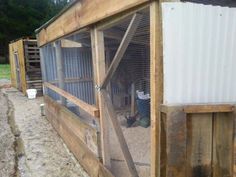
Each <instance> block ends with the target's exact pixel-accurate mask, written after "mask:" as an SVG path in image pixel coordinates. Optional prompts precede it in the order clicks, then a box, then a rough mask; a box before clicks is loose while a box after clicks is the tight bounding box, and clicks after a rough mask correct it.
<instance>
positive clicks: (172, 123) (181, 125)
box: [161, 107, 189, 177]
mask: <svg viewBox="0 0 236 177" xmlns="http://www.w3.org/2000/svg"><path fill="white" fill-rule="evenodd" d="M166 144H167V149H166V151H167V159H166V163H167V164H166V177H189V176H186V164H187V162H186V149H187V146H186V145H187V127H186V114H185V113H184V112H183V110H182V107H174V108H172V109H170V110H169V112H168V113H167V116H166ZM162 151H163V150H162ZM161 176H162V174H161Z"/></svg>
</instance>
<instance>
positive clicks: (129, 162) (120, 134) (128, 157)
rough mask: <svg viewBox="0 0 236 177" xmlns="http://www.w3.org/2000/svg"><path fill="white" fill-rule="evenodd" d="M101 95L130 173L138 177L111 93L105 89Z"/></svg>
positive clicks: (133, 176)
mask: <svg viewBox="0 0 236 177" xmlns="http://www.w3.org/2000/svg"><path fill="white" fill-rule="evenodd" d="M101 94H102V97H103V99H104V102H105V109H106V114H107V117H108V118H109V119H110V120H111V123H112V126H113V129H114V131H115V134H116V136H117V139H118V142H119V145H120V148H121V151H122V154H123V156H124V160H125V162H126V165H127V167H128V170H129V172H130V175H131V176H132V177H138V173H137V170H136V167H135V165H134V161H133V158H132V156H131V154H130V151H129V148H128V145H127V143H126V140H125V137H124V135H123V132H122V129H121V127H120V125H119V122H118V119H117V116H116V112H115V110H114V108H113V105H112V101H111V98H110V96H109V93H108V92H107V91H106V90H105V89H102V90H101Z"/></svg>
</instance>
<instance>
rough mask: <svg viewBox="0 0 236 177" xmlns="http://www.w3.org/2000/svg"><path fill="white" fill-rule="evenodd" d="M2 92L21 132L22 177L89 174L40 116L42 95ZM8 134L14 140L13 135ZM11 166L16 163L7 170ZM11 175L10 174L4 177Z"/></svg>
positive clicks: (15, 124) (17, 128) (65, 176)
mask: <svg viewBox="0 0 236 177" xmlns="http://www.w3.org/2000/svg"><path fill="white" fill-rule="evenodd" d="M3 91H4V92H5V93H6V95H7V97H8V99H9V100H10V101H11V103H12V106H13V108H14V116H13V117H14V126H15V127H14V129H16V130H15V131H16V132H18V133H16V136H17V140H18V141H17V143H16V144H17V150H16V151H17V152H16V153H17V159H18V160H17V162H18V164H17V169H18V174H19V176H22V177H31V176H33V177H87V176H88V175H87V173H86V172H85V171H84V170H83V169H82V167H81V166H80V164H79V163H78V161H77V160H76V159H75V158H74V156H73V155H72V154H71V153H70V152H69V151H68V149H67V148H66V146H65V145H64V143H63V141H62V139H61V138H60V137H59V136H58V134H57V133H56V131H55V130H54V129H53V127H52V126H51V124H50V123H49V122H48V121H47V119H46V118H45V117H42V116H41V113H40V104H41V103H43V100H42V98H37V99H34V100H29V99H27V98H26V97H25V96H23V94H22V93H20V92H18V91H16V90H15V89H13V88H5V89H3ZM0 100H1V99H0ZM0 103H1V102H0ZM0 132H2V131H0ZM6 134H10V132H9V131H8V132H6ZM5 136H10V138H9V139H12V135H5ZM11 141H12V140H11ZM6 146H9V145H6ZM0 149H1V148H0ZM0 152H1V151H0ZM13 152H14V151H13ZM11 166H14V163H13V165H10V164H9V168H8V169H11V168H12V167H11ZM10 167H11V168H10ZM0 168H1V163H0ZM0 171H1V169H0ZM0 174H1V172H0ZM0 176H1V175H0ZM8 176H10V175H6V176H4V177H8Z"/></svg>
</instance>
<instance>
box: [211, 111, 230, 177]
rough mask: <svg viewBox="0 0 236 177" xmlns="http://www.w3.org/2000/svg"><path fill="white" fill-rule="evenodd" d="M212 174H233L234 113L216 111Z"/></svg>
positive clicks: (215, 175) (214, 176)
mask: <svg viewBox="0 0 236 177" xmlns="http://www.w3.org/2000/svg"><path fill="white" fill-rule="evenodd" d="M213 127H214V128H213V129H214V135H213V158H212V174H213V175H212V176H213V177H221V176H233V163H234V160H233V159H234V158H232V157H233V156H234V154H233V152H234V151H233V148H234V143H233V142H234V130H233V129H234V117H233V114H232V113H215V116H214V121H213Z"/></svg>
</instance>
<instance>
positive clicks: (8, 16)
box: [0, 0, 68, 57]
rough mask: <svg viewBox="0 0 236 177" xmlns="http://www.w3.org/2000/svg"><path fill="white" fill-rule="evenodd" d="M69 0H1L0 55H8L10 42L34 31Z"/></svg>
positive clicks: (31, 34) (32, 33)
mask: <svg viewBox="0 0 236 177" xmlns="http://www.w3.org/2000/svg"><path fill="white" fill-rule="evenodd" d="M67 3H68V0H20V1H19V0H0V55H2V56H5V57H6V56H7V54H8V43H9V42H10V41H11V40H15V39H17V38H20V37H22V36H34V31H35V29H37V28H38V27H40V26H41V25H42V24H43V23H45V22H46V21H48V20H49V19H50V18H52V17H53V16H54V15H56V14H57V13H58V12H59V11H60V10H61V9H62V8H63V7H64V6H65V5H66V4H67Z"/></svg>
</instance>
